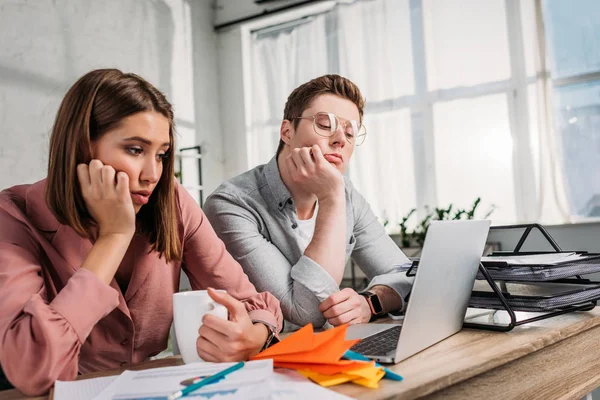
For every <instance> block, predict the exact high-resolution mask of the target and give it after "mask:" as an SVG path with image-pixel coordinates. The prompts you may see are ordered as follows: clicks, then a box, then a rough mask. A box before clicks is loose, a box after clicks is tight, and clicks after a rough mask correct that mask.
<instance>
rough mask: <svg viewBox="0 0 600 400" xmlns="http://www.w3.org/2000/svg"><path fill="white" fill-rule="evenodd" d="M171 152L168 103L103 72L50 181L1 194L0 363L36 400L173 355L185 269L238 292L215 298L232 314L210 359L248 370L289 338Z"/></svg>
mask: <svg viewBox="0 0 600 400" xmlns="http://www.w3.org/2000/svg"><path fill="white" fill-rule="evenodd" d="M173 149H174V124H173V112H172V108H171V105H170V104H169V102H168V101H167V100H166V98H165V96H164V95H163V94H162V93H161V92H159V91H158V90H157V89H156V88H154V87H153V86H152V85H151V84H149V83H148V82H146V81H145V80H143V79H142V78H140V77H139V76H137V75H134V74H124V73H122V72H121V71H118V70H114V69H106V70H96V71H92V72H90V73H88V74H86V75H84V76H83V77H82V78H80V79H79V80H78V81H77V82H76V83H75V85H73V87H72V88H71V89H70V90H69V91H68V93H67V94H66V96H65V98H64V99H63V102H62V104H61V106H60V108H59V110H58V114H57V117H56V121H55V124H54V127H53V131H52V137H51V139H50V155H49V163H48V177H47V179H44V180H42V181H40V182H37V183H34V184H32V185H21V186H15V187H13V188H10V189H7V190H5V191H3V192H1V193H0V298H1V299H2V307H0V365H1V366H2V369H3V370H4V372H5V373H6V376H7V378H8V380H9V381H10V382H11V383H12V384H13V385H14V386H15V387H17V388H18V389H20V390H21V391H23V392H24V393H26V394H29V395H37V394H41V393H44V392H46V391H47V390H48V389H49V388H50V387H51V386H52V385H53V383H54V381H55V380H57V379H60V380H71V379H74V378H75V377H76V375H77V373H78V372H80V373H85V372H91V371H97V370H104V369H110V368H117V367H119V366H120V365H123V364H126V363H138V362H140V361H143V360H145V359H147V358H148V357H150V356H153V355H156V354H158V353H159V352H160V351H162V350H164V349H165V348H166V347H167V339H168V336H169V328H170V325H171V321H172V315H173V314H172V294H173V293H174V292H176V291H177V290H178V287H179V277H180V270H181V268H183V270H184V271H185V273H186V274H187V276H188V277H189V279H190V282H191V285H192V288H193V289H206V288H207V287H209V286H210V287H214V288H218V289H225V290H226V291H227V292H228V293H223V294H221V293H219V292H216V291H210V290H209V293H210V294H211V296H212V297H213V299H214V300H215V301H217V302H219V303H221V304H223V305H225V306H226V307H227V309H228V310H229V316H230V317H229V321H224V320H221V319H219V318H217V317H214V316H207V317H206V318H205V320H204V324H203V325H202V327H201V328H200V330H199V336H198V340H197V349H198V354H199V356H200V357H201V358H203V359H204V360H206V361H234V360H244V359H248V358H249V357H251V356H252V355H254V354H256V353H257V352H259V351H260V350H261V349H262V348H263V347H264V346H267V345H268V344H269V342H270V340H271V339H272V338H273V335H274V334H275V333H276V332H278V331H279V330H280V329H281V321H282V316H281V311H280V308H279V302H278V301H277V299H275V298H274V297H273V296H271V295H270V294H268V293H257V292H256V289H255V288H254V286H253V285H252V284H251V283H250V282H249V280H248V278H247V277H246V275H245V274H244V273H243V271H242V269H241V267H240V266H239V264H238V263H237V262H235V261H234V260H233V258H232V257H231V256H230V255H229V253H227V251H226V250H225V246H224V245H223V243H222V242H221V241H220V240H219V239H218V238H217V236H216V234H215V233H214V231H213V229H212V227H211V226H210V223H209V222H208V220H206V219H205V217H204V214H203V213H202V210H201V209H200V207H198V205H197V204H196V203H195V201H194V200H193V199H192V198H191V197H190V196H189V195H188V194H187V193H186V192H185V190H184V189H182V188H181V187H180V186H179V185H177V183H176V182H175V180H174V160H173V157H172V156H171V154H172V151H173ZM237 299H239V300H237Z"/></svg>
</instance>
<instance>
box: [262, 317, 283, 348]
mask: <svg viewBox="0 0 600 400" xmlns="http://www.w3.org/2000/svg"><path fill="white" fill-rule="evenodd" d="M261 323H262V324H263V325H264V326H266V327H267V330H268V331H269V336H267V340H265V344H264V345H263V347H262V349H260V351H259V353H261V352H263V351H265V350H266V349H267V348H268V347H269V346H271V345H273V344H275V343H277V342H279V339H277V334H276V333H275V328H274V327H272V326H271V325H269V324H266V323H264V322H261Z"/></svg>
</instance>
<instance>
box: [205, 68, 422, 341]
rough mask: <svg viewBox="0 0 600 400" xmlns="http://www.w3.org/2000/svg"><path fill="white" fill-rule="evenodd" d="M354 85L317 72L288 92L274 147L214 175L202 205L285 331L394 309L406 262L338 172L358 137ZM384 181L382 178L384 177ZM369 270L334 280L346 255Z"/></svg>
mask: <svg viewBox="0 0 600 400" xmlns="http://www.w3.org/2000/svg"><path fill="white" fill-rule="evenodd" d="M363 109H364V99H363V97H362V94H361V93H360V90H359V89H358V87H357V86H356V85H355V84H354V83H352V82H351V81H350V80H348V79H346V78H343V77H341V76H338V75H325V76H322V77H319V78H316V79H313V80H312V81H310V82H307V83H305V84H303V85H301V86H299V87H298V88H296V89H295V90H294V91H293V92H292V93H291V94H290V96H289V97H288V100H287V102H286V105H285V109H284V120H283V122H282V123H281V128H280V139H281V140H280V143H279V148H278V149H277V154H276V156H275V157H274V158H273V159H271V161H270V162H269V163H268V164H265V165H261V166H258V167H256V168H254V169H252V170H250V171H248V172H246V173H244V174H242V175H239V176H237V177H235V178H233V179H231V180H229V181H226V182H224V183H223V184H222V185H221V186H220V187H219V188H218V189H217V190H216V191H215V192H214V193H213V194H211V196H210V197H209V198H208V199H207V201H206V204H205V206H204V211H205V213H206V215H207V217H208V218H209V220H210V222H211V223H212V225H213V227H214V229H215V231H216V232H217V234H218V235H219V237H220V238H221V239H222V240H223V241H224V242H225V245H226V246H227V249H228V251H229V252H230V253H231V254H232V255H233V256H234V257H235V259H236V260H237V261H238V262H239V263H240V264H241V265H242V267H243V268H244V271H245V272H246V274H247V275H248V276H249V278H250V280H251V281H252V283H254V285H255V286H256V287H257V289H258V290H259V291H269V292H271V293H272V294H273V295H275V297H277V298H278V299H279V301H280V303H281V309H282V310H283V315H284V317H285V320H286V326H285V329H286V330H290V329H295V328H297V327H298V326H304V325H306V324H308V323H312V324H313V325H314V326H315V327H321V326H323V325H324V324H325V322H327V321H328V322H329V323H330V324H332V325H340V324H344V323H361V322H368V321H369V320H371V318H373V317H376V316H379V315H383V314H385V313H387V312H388V311H392V310H397V309H402V308H403V307H404V304H403V303H404V301H403V299H404V298H405V296H406V295H407V294H408V292H409V290H410V285H411V282H410V280H408V279H407V278H406V276H405V275H404V273H397V272H394V267H393V266H394V265H395V264H401V263H406V262H408V259H407V258H406V256H405V255H404V254H403V253H402V251H401V250H400V249H399V248H398V247H397V246H396V245H395V244H394V242H393V241H392V240H391V239H390V238H389V236H388V235H387V234H386V233H385V230H384V228H383V226H382V225H381V224H380V223H379V222H378V221H377V219H376V217H375V215H374V214H373V213H372V211H371V209H370V207H369V204H368V203H367V202H366V200H365V199H364V198H363V197H362V196H361V195H360V194H359V193H358V192H357V191H356V189H355V188H354V186H353V185H352V183H351V182H350V180H349V179H348V178H345V177H344V176H343V173H344V171H345V170H346V167H347V165H348V163H349V161H350V158H351V157H352V153H353V152H354V147H355V146H356V145H359V144H361V142H362V141H363V140H364V139H365V136H366V129H365V128H364V127H363V125H362V116H363ZM390 184H392V183H390ZM350 256H352V259H353V260H354V261H355V262H356V263H357V264H358V265H359V266H360V268H361V269H362V270H363V271H364V272H365V274H366V275H367V277H368V278H369V279H371V282H370V283H369V286H368V288H367V291H366V292H363V293H362V294H359V293H356V292H355V291H354V290H352V289H349V288H348V289H343V290H340V289H339V284H340V282H341V280H342V277H343V274H344V266H345V264H346V261H347V260H348V258H349V257H350Z"/></svg>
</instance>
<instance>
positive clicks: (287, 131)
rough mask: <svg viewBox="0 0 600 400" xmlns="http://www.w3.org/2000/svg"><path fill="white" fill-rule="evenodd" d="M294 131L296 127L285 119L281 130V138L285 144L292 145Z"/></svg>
mask: <svg viewBox="0 0 600 400" xmlns="http://www.w3.org/2000/svg"><path fill="white" fill-rule="evenodd" d="M293 130H294V127H293V126H292V123H291V122H290V121H289V120H287V119H284V120H283V121H282V122H281V127H280V128H279V138H280V139H281V140H282V141H283V143H285V144H290V141H291V140H292V136H293Z"/></svg>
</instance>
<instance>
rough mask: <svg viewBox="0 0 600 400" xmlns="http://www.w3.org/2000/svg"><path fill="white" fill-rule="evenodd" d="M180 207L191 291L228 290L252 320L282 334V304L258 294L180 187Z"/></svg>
mask: <svg viewBox="0 0 600 400" xmlns="http://www.w3.org/2000/svg"><path fill="white" fill-rule="evenodd" d="M177 190H178V197H179V207H180V211H181V218H182V224H183V240H182V243H183V265H182V268H183V269H184V271H185V273H186V274H187V276H188V278H189V280H190V284H191V285H192V289H194V290H199V289H206V288H207V287H214V288H215V289H225V290H226V291H227V292H228V293H229V294H230V295H232V296H233V297H235V298H237V299H239V300H240V301H242V302H243V303H244V305H245V306H246V310H247V311H248V314H249V315H250V318H252V320H253V321H256V322H262V323H265V324H267V325H270V326H271V327H273V328H274V330H275V332H279V331H280V330H281V328H282V325H283V316H282V314H281V308H280V306H279V301H278V300H277V298H275V297H274V296H273V295H272V294H271V293H268V292H262V293H258V292H257V291H256V288H255V286H254V285H253V284H252V283H250V280H249V279H248V276H247V275H246V274H245V273H244V271H243V270H242V267H241V266H240V264H239V263H238V262H236V261H235V260H234V259H233V257H232V256H231V254H229V253H228V252H227V250H226V248H225V245H224V244H223V242H222V241H221V240H220V239H219V237H218V236H217V234H216V233H215V231H214V229H213V228H212V226H211V224H210V222H209V221H208V219H207V218H206V217H205V215H204V212H203V211H202V209H201V208H200V207H199V206H198V204H197V203H196V202H195V201H194V199H193V198H192V197H191V196H190V195H189V193H187V192H186V191H185V189H183V188H182V187H181V186H179V185H178V188H177Z"/></svg>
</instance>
